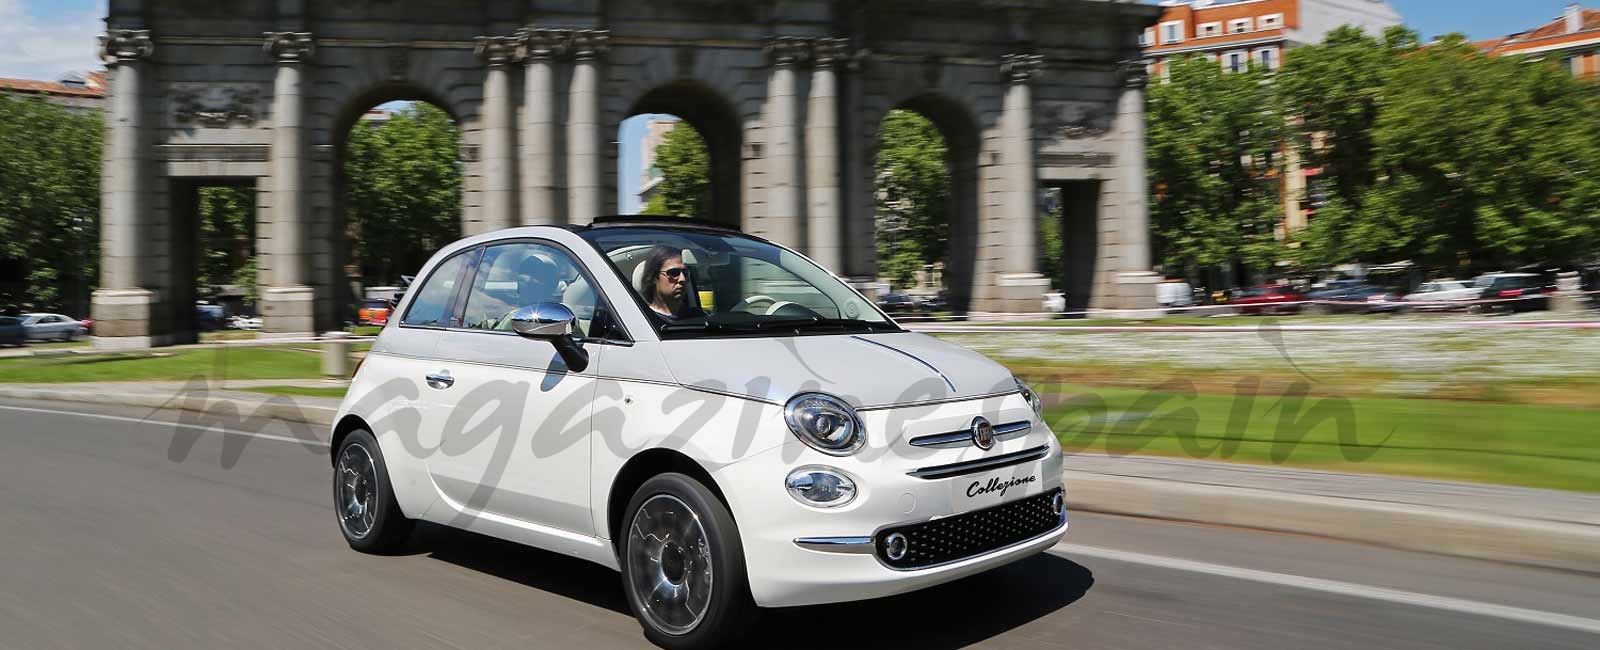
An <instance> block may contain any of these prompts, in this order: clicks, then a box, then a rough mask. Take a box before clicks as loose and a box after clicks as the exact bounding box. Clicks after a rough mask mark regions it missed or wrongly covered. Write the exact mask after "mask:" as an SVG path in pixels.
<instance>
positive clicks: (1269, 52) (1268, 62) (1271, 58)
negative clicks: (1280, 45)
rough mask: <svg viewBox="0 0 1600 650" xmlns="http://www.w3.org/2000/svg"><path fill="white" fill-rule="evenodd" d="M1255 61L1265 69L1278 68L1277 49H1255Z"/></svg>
mask: <svg viewBox="0 0 1600 650" xmlns="http://www.w3.org/2000/svg"><path fill="white" fill-rule="evenodd" d="M1256 62H1257V63H1259V64H1261V67H1263V68H1266V69H1267V70H1277V69H1278V51H1277V50H1275V49H1273V48H1270V47H1269V48H1266V49H1264V50H1256Z"/></svg>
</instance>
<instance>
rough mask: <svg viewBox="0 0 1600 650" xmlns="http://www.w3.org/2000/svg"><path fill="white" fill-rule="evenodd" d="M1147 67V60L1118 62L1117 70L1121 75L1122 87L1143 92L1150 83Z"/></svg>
mask: <svg viewBox="0 0 1600 650" xmlns="http://www.w3.org/2000/svg"><path fill="white" fill-rule="evenodd" d="M1149 66H1150V60H1149V59H1127V60H1124V61H1118V62H1117V68H1118V72H1119V73H1121V75H1122V87H1123V88H1125V89H1127V90H1143V89H1144V87H1145V86H1146V85H1148V84H1149V83H1150V67H1149Z"/></svg>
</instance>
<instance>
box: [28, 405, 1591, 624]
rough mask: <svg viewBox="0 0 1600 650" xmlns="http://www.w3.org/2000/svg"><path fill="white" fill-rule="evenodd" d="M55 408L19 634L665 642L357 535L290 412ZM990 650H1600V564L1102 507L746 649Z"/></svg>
mask: <svg viewBox="0 0 1600 650" xmlns="http://www.w3.org/2000/svg"><path fill="white" fill-rule="evenodd" d="M57 409H61V410H80V411H82V410H83V409H84V407H77V406H68V405H53V404H46V403H32V404H21V403H15V402H0V551H3V555H0V585H3V588H0V647H5V648H29V649H35V648H111V647H116V648H189V647H195V648H199V647H204V648H213V647H229V648H255V647H263V648H264V647H272V648H393V647H406V648H409V647H442V648H582V649H584V650H602V649H608V648H645V647H650V646H648V644H646V643H645V642H644V640H643V638H642V637H641V636H640V634H639V630H638V627H637V625H636V623H635V622H634V621H633V619H632V617H631V616H629V615H628V614H627V610H626V604H625V603H624V601H623V596H622V593H621V591H620V588H619V586H618V579H617V576H616V574H614V573H612V572H610V571H608V570H606V569H603V568H600V567H598V566H594V565H590V564H587V563H584V562H580V561H577V560H571V559H567V558H564V557H560V556H556V555H553V554H550V553H545V552H541V551H536V550H532V549H527V548H524V547H519V546H516V545H513V544H509V543H506V542H501V541H498V540H494V539H490V538H486V537H481V536H477V535H472V534H468V533H461V532H456V531H451V530H447V529H442V528H438V527H424V528H421V529H419V533H418V535H417V536H416V539H415V540H414V542H413V544H412V545H411V548H410V549H409V550H408V551H407V552H405V553H403V554H400V555H397V556H391V557H371V556H365V555H360V554H357V553H355V552H352V551H350V550H349V549H348V548H347V547H346V546H345V544H344V542H343V540H342V539H341V538H340V536H339V533H338V531H337V530H336V528H335V523H334V517H333V514H332V511H331V508H330V506H329V486H328V480H329V474H330V470H329V466H328V461H327V457H326V451H325V450H320V449H317V448H314V447H313V448H308V447H307V446H305V445H302V444H299V443H296V442H295V441H294V438H293V434H292V433H291V432H290V431H288V430H286V429H269V430H268V432H267V433H268V434H270V435H272V436H273V437H272V438H271V439H264V438H258V439H254V440H250V441H249V442H248V445H246V446H245V447H244V449H243V451H242V453H241V454H240V455H239V457H238V462H237V464H235V465H233V466H232V467H231V468H226V469H225V468H224V467H223V466H222V460H221V459H222V457H223V445H222V442H223V440H224V439H225V436H224V435H221V434H216V433H209V434H206V435H202V436H200V437H199V439H198V441H197V442H196V443H195V444H194V447H193V448H192V449H191V450H190V452H189V453H188V455H187V457H186V458H184V459H182V460H181V461H177V460H173V459H171V458H169V448H170V447H171V444H172V441H173V439H174V431H175V429H174V427H173V425H172V424H170V419H171V418H172V416H171V415H169V414H165V413H162V414H157V415H155V416H152V418H151V421H148V422H145V423H139V422H137V421H136V420H137V419H140V418H143V417H144V416H145V415H146V414H144V413H140V412H133V411H124V410H110V409H90V410H88V411H85V412H83V413H61V412H50V411H55V410H57ZM236 440H237V439H236ZM1069 494H1070V484H1069ZM968 646H970V647H978V648H1052V649H1062V648H1153V649H1154V648H1159V649H1163V650H1165V649H1168V648H1219V649H1220V648H1226V649H1229V650H1233V649H1240V648H1273V649H1277V648H1362V649H1365V648H1496V649H1499V648H1513V647H1515V648H1585V649H1592V648H1596V647H1600V577H1596V576H1577V575H1569V574H1562V573H1556V572H1551V571H1545V570H1539V569H1530V568H1523V567H1513V566H1505V565H1497V564H1492V563H1486V562H1478V561H1470V560H1460V559H1453V558H1441V557H1434V556H1429V555H1424V554H1416V553H1406V552H1398V551H1392V550H1386V549H1378V548H1371V547H1364V546H1357V545H1351V544H1342V543H1334V542H1327V541H1323V540H1316V539H1309V538H1303V537H1296V536H1289V535H1275V534H1263V533H1257V532H1250V531H1240V530H1232V529H1225V528H1216V527H1208V526H1196V525H1187V524H1175V523H1167V522H1153V521H1144V520H1135V519H1126V518H1116V517H1104V516H1093V515H1083V514H1080V515H1076V516H1075V518H1074V523H1073V528H1072V532H1071V533H1070V534H1069V535H1068V543H1066V544H1064V545H1062V546H1058V547H1057V548H1056V549H1054V550H1052V551H1051V552H1049V553H1046V554H1042V555H1040V556H1037V557H1034V558H1032V559H1029V560H1026V561H1023V562H1019V563H1017V564H1014V565H1011V566H1009V567H1005V568H1002V569H999V570H996V571H991V572H989V573H986V574H982V575H979V576H975V577H973V578H969V579H966V580H963V581H959V582H956V583H952V584H949V585H945V586H942V587H938V588H934V589H929V590H925V591H922V592H919V593H916V594H911V595H908V596H902V597H899V598H893V599H885V600H879V601H869V602H865V603H854V604H844V605H829V606H825V607H808V608H795V609H788V610H779V611H773V612H769V613H768V614H767V615H766V617H765V620H764V621H763V624H762V625H761V626H759V629H758V630H757V632H756V635H755V637H754V638H752V639H750V640H749V642H748V644H747V647H750V648H815V647H828V648H856V647H859V648H873V649H874V650H879V649H884V648H902V647H908V648H909V647H914V648H918V650H940V649H943V648H958V647H968Z"/></svg>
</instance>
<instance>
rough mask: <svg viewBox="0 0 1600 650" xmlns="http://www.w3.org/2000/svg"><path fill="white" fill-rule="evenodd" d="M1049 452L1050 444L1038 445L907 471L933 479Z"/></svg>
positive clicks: (921, 477)
mask: <svg viewBox="0 0 1600 650" xmlns="http://www.w3.org/2000/svg"><path fill="white" fill-rule="evenodd" d="M1049 454H1050V445H1039V446H1038V447H1034V448H1032V449H1024V450H1022V451H1016V452H1012V453H1009V454H1000V455H999V456H989V457H986V458H979V459H977V460H969V461H963V462H960V463H950V464H949V465H934V466H932V467H921V468H918V469H916V470H913V471H910V472H906V475H907V476H911V477H913V478H920V479H926V480H930V481H931V480H934V479H941V478H950V477H953V476H964V475H967V474H976V473H978V472H986V471H989V470H991V469H998V468H1001V467H1007V466H1010V465H1021V464H1022V463H1026V462H1030V461H1035V460H1039V459H1040V458H1044V457H1045V456H1048V455H1049Z"/></svg>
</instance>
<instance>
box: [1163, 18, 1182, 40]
mask: <svg viewBox="0 0 1600 650" xmlns="http://www.w3.org/2000/svg"><path fill="white" fill-rule="evenodd" d="M1161 42H1162V43H1181V42H1183V21H1181V20H1174V21H1172V22H1168V23H1161Z"/></svg>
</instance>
